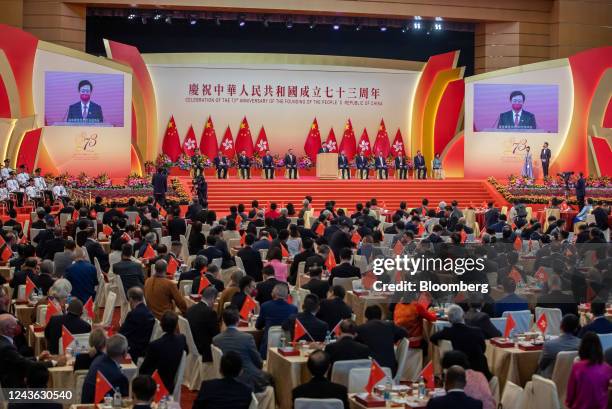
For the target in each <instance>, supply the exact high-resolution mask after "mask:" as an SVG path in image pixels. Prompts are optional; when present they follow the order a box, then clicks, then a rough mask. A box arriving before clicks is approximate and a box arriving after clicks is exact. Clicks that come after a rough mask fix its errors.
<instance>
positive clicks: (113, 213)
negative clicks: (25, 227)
mask: <svg viewBox="0 0 612 409" xmlns="http://www.w3.org/2000/svg"><path fill="white" fill-rule="evenodd" d="M115 217H118V218H120V219H127V215H125V214H124V213H121V212H120V211H119V210H117V209H113V208H112V207H111V208H110V209H108V210H107V211H106V212H105V213H104V216H102V223H104V224H110V223H111V221H112V220H113V219H114V218H115ZM39 234H40V233H39Z"/></svg>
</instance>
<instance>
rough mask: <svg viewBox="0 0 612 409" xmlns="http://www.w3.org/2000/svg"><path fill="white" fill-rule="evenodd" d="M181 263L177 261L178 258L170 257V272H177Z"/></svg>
mask: <svg viewBox="0 0 612 409" xmlns="http://www.w3.org/2000/svg"><path fill="white" fill-rule="evenodd" d="M178 267H179V264H178V262H177V261H176V259H175V258H174V257H170V261H168V270H167V272H168V274H174V273H176V270H178Z"/></svg>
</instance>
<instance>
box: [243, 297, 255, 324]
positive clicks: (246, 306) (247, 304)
mask: <svg viewBox="0 0 612 409" xmlns="http://www.w3.org/2000/svg"><path fill="white" fill-rule="evenodd" d="M256 306H257V303H256V302H255V300H254V299H253V298H251V296H249V295H247V296H246V298H245V299H244V302H243V303H242V308H240V316H241V317H242V319H244V320H246V319H247V318H248V317H249V314H250V313H251V311H253V309H254V308H255V307H256Z"/></svg>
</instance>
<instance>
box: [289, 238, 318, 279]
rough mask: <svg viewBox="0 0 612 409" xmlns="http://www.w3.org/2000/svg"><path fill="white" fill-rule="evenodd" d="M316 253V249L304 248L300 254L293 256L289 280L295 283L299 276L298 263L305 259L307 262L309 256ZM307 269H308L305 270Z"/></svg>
mask: <svg viewBox="0 0 612 409" xmlns="http://www.w3.org/2000/svg"><path fill="white" fill-rule="evenodd" d="M304 230H308V229H304ZM300 235H301V236H302V237H304V235H302V234H300ZM315 254H316V253H315V252H314V250H312V249H309V250H304V251H302V252H300V253H298V254H296V255H295V257H293V262H292V263H291V267H290V268H289V280H288V281H289V282H290V283H292V284H295V280H296V278H297V271H298V265H299V264H300V262H302V261H304V262H306V260H307V259H308V258H309V257H312V256H314V255H315ZM304 271H306V270H304Z"/></svg>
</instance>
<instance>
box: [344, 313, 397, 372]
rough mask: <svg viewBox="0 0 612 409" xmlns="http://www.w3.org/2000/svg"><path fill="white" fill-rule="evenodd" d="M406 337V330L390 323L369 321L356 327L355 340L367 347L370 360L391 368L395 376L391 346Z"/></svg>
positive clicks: (394, 361) (395, 368) (395, 367)
mask: <svg viewBox="0 0 612 409" xmlns="http://www.w3.org/2000/svg"><path fill="white" fill-rule="evenodd" d="M406 336H408V333H407V332H406V330H405V329H403V328H400V327H398V326H397V325H395V324H394V323H393V322H391V321H382V320H371V321H368V322H366V323H365V324H362V325H360V326H358V327H357V337H356V338H355V340H356V341H358V342H361V343H362V344H365V345H367V346H368V347H369V348H370V351H371V352H372V358H374V359H376V362H378V363H379V364H380V366H383V367H385V366H386V367H388V368H391V372H392V373H393V375H395V372H396V371H397V361H396V360H395V351H394V349H393V346H394V345H395V343H396V342H397V341H399V340H401V339H402V338H404V337H406Z"/></svg>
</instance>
